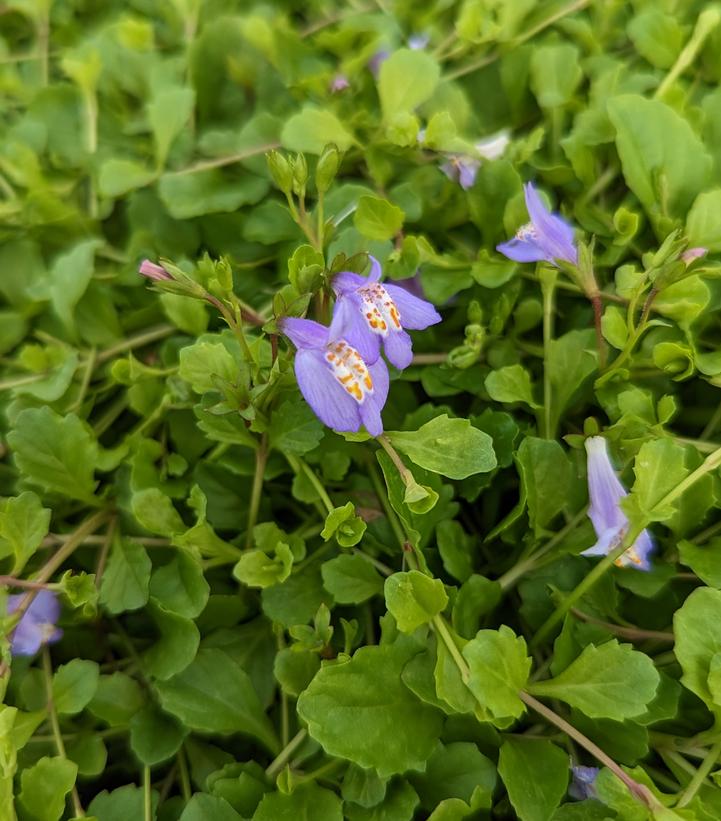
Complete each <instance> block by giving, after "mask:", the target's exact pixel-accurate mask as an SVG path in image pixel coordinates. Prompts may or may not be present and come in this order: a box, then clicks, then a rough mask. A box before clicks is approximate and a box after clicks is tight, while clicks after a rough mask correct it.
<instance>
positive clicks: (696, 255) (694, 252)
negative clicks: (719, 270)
mask: <svg viewBox="0 0 721 821" xmlns="http://www.w3.org/2000/svg"><path fill="white" fill-rule="evenodd" d="M706 254H708V248H702V247H701V246H699V247H697V248H687V249H686V250H685V251H684V252H683V254H681V260H682V262H685V263H686V265H690V264H691V263H692V262H696V260H697V259H701V258H702V257H705V256H706Z"/></svg>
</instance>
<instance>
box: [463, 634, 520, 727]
mask: <svg viewBox="0 0 721 821" xmlns="http://www.w3.org/2000/svg"><path fill="white" fill-rule="evenodd" d="M463 658H465V660H466V661H467V662H468V667H469V670H470V678H469V680H468V682H467V685H468V689H469V690H470V691H471V692H472V693H473V695H474V696H475V697H476V698H477V699H478V701H479V703H480V704H481V706H482V707H484V708H485V709H487V710H488V711H489V712H490V713H491V714H492V715H493V716H494V718H495V719H496V720H499V721H501V722H502V723H506V722H507V720H508V719H512V718H518V717H519V716H520V715H522V714H523V711H524V710H525V707H524V706H523V702H522V701H521V699H520V697H519V695H518V694H519V693H520V691H521V690H523V688H524V687H525V686H526V682H527V680H528V675H529V673H530V672H531V659H530V658H529V657H528V654H527V650H526V642H525V640H524V639H523V638H522V637H521V636H516V635H515V633H514V632H513V630H511V628H510V627H506V625H502V626H501V627H500V628H499V629H498V630H479V631H478V633H477V634H476V637H475V638H474V639H472V640H471V641H469V642H468V644H466V646H465V647H464V648H463Z"/></svg>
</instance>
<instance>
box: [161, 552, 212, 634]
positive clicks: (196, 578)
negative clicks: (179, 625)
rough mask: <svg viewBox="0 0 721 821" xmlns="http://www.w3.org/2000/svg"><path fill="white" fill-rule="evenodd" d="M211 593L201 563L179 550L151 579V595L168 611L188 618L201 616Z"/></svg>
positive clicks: (188, 553)
mask: <svg viewBox="0 0 721 821" xmlns="http://www.w3.org/2000/svg"><path fill="white" fill-rule="evenodd" d="M209 594H210V586H209V584H208V582H207V581H206V580H205V576H204V575H203V568H202V566H201V564H200V561H199V560H198V559H197V558H196V557H195V555H194V554H193V553H191V552H190V551H188V550H179V551H178V553H177V555H176V556H175V557H174V558H172V559H171V560H170V561H169V562H168V563H167V564H164V565H163V566H162V567H159V568H158V569H157V570H156V571H155V572H154V573H153V576H152V578H151V579H150V595H152V596H153V597H154V598H156V599H157V600H158V601H159V602H160V603H161V604H162V605H163V607H165V608H166V609H167V610H170V611H171V612H173V613H177V614H178V615H179V616H185V617H186V618H189V619H194V618H195V617H196V616H199V615H200V613H201V612H202V610H203V608H204V607H205V605H206V604H207V601H208V596H209Z"/></svg>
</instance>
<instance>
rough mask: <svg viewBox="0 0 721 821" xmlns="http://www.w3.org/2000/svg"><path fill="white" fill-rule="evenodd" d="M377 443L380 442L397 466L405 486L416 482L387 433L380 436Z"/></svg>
mask: <svg viewBox="0 0 721 821" xmlns="http://www.w3.org/2000/svg"><path fill="white" fill-rule="evenodd" d="M376 442H378V444H379V445H380V446H381V447H382V448H383V450H384V451H385V452H386V453H387V454H388V456H389V457H390V459H391V461H392V462H393V464H394V465H395V466H396V470H397V471H398V473H399V474H400V477H401V479H402V480H403V484H404V485H407V484H408V483H409V482H415V479H414V478H413V474H412V473H411V472H410V470H408V468H407V467H406V466H405V464H404V462H403V460H402V459H401V457H400V456H399V455H398V451H397V450H396V449H395V448H394V447H393V445H392V444H391V440H390V439H389V438H388V437H387V436H386V435H385V433H381V435H380V436H377V437H376Z"/></svg>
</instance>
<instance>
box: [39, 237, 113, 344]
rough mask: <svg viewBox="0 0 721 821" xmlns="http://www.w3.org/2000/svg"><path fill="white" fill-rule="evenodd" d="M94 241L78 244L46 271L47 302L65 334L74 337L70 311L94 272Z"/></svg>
mask: <svg viewBox="0 0 721 821" xmlns="http://www.w3.org/2000/svg"><path fill="white" fill-rule="evenodd" d="M100 244H101V243H100V241H99V240H97V239H88V240H84V241H83V242H79V243H78V244H77V245H75V246H73V247H72V248H71V249H70V250H69V251H66V252H65V253H63V254H60V255H59V256H58V257H57V258H56V259H55V262H54V263H53V266H52V268H51V269H50V300H51V302H52V304H53V308H55V312H56V313H57V315H58V316H59V317H60V320H61V322H62V323H63V325H64V326H65V328H66V330H67V331H68V332H70V333H72V334H73V335H74V334H75V320H74V313H73V312H74V309H75V306H76V305H77V304H78V302H79V301H80V298H81V297H82V295H83V294H84V293H85V290H86V289H87V287H88V285H89V284H90V279H91V277H92V275H93V272H94V270H95V251H96V250H97V248H98V246H99V245H100Z"/></svg>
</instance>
